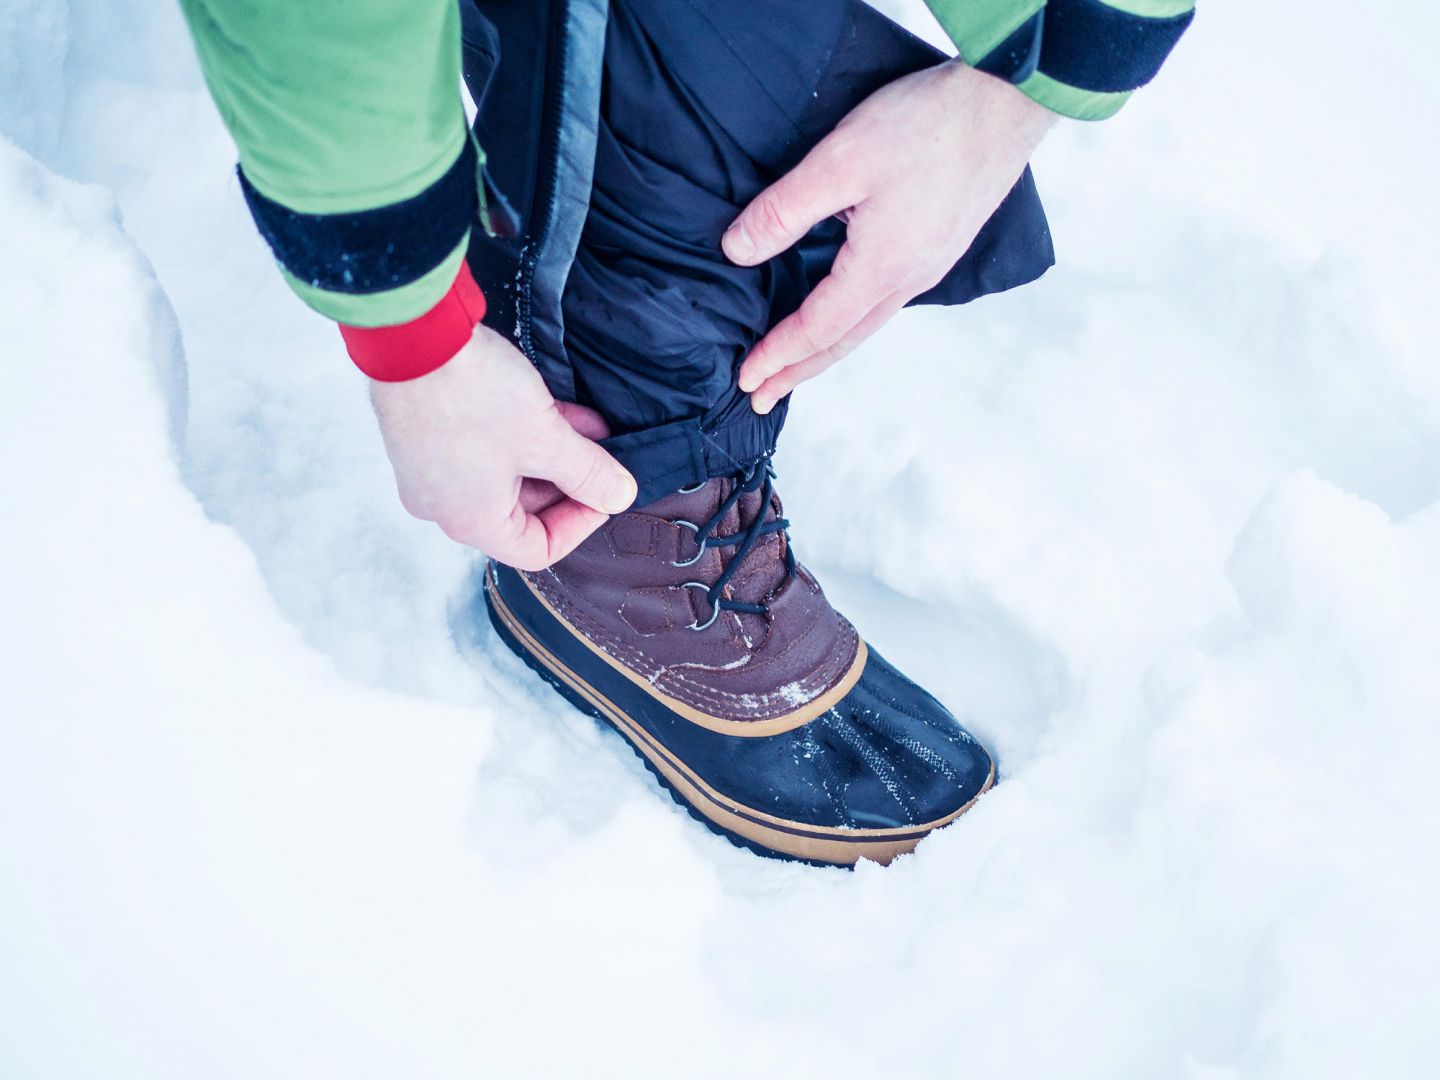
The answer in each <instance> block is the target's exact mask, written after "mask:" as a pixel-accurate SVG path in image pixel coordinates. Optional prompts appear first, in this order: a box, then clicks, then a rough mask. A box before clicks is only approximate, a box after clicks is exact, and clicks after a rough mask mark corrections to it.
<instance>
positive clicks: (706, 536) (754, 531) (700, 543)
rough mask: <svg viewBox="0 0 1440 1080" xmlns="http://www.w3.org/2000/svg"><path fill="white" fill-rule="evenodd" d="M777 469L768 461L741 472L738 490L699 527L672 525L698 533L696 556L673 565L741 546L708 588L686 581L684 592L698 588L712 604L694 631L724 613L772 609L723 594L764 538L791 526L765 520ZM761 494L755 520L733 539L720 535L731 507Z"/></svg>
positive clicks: (790, 562) (788, 563)
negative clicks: (719, 550) (708, 552)
mask: <svg viewBox="0 0 1440 1080" xmlns="http://www.w3.org/2000/svg"><path fill="white" fill-rule="evenodd" d="M774 485H775V469H774V467H773V466H772V465H771V464H770V461H769V459H768V458H767V459H765V460H763V461H759V462H756V463H755V464H754V465H752V466H751V467H750V468H748V469H745V470H743V471H741V472H740V473H739V474H737V476H736V478H735V487H734V490H732V491H731V492H730V494H729V496H728V497H727V498H726V499H725V501H724V502H722V503H721V504H720V506H719V508H718V509H717V510H716V511H715V513H713V514H711V515H710V517H709V519H708V520H706V521H705V523H704V524H701V525H696V524H695V523H694V522H693V521H685V520H683V519H681V520H677V521H675V522H673V524H675V525H680V526H682V527H684V528H687V529H690V530H691V531H693V532H694V533H695V543H696V545H697V550H696V552H695V554H694V555H693V556H692V557H691V558H689V559H686V560H685V561H684V562H671V564H670V565H671V566H692V565H694V564H695V563H697V562H699V561H700V558H701V557H702V556H703V555H704V554H705V550H706V549H707V548H728V547H736V546H738V547H739V549H740V550H739V551H737V552H736V553H735V554H734V555H732V556H731V557H730V561H729V562H728V563H727V564H726V565H725V567H724V569H723V570H721V572H720V576H719V577H718V578H716V579H715V581H714V583H713V584H710V585H707V584H705V583H704V582H703V581H686V582H684V583H683V584H682V585H681V588H684V589H699V590H700V591H701V592H703V593H705V598H706V599H707V600H709V601H710V617H709V618H708V619H706V620H705V621H704V622H703V623H702V622H700V621H699V620H698V619H697V620H695V621H694V622H692V623H691V624H690V629H691V630H695V631H700V630H707V629H709V628H710V627H711V626H712V625H714V623H715V620H716V619H718V618H719V617H720V612H722V611H744V612H748V613H750V614H752V615H764V614H766V613H767V612H769V610H770V608H769V607H768V606H767V605H765V604H747V603H745V602H744V601H743V600H734V599H731V598H730V597H727V596H725V595H724V592H725V586H726V585H728V584H729V583H730V579H731V578H732V577H734V576H735V572H736V571H737V570H739V569H740V564H741V563H743V562H744V561H745V559H746V557H747V556H748V555H749V554H750V552H751V551H753V550H754V549H755V545H756V544H758V543H759V542H760V541H761V540H763V539H764V538H765V537H767V536H770V535H771V534H772V533H784V532H785V530H786V529H788V528H789V527H790V522H789V521H788V520H787V519H786V518H783V517H777V518H775V519H774V520H772V521H766V520H765V514H766V512H767V511H768V510H769V507H770V500H771V496H772V495H773V493H774ZM700 486H701V485H696V486H695V487H691V488H682V489H681V491H682V492H690V491H698V490H699V487H700ZM755 491H758V492H760V504H759V508H758V509H757V511H756V513H755V520H754V521H752V522H750V524H749V526H748V527H746V528H745V529H743V530H742V531H740V532H738V533H735V534H733V535H731V536H720V535H719V534H718V533H717V532H716V530H717V529H719V527H720V523H721V522H722V521H724V520H725V515H726V514H728V513H729V512H730V508H731V507H733V506H734V505H735V504H736V503H738V502H739V501H740V500H741V499H742V498H744V496H746V495H748V494H750V493H752V492H755ZM793 573H795V553H794V552H793V551H792V550H791V549H790V544H789V537H788V536H787V537H786V543H785V575H786V577H787V578H788V577H789V576H790V575H791V574H793Z"/></svg>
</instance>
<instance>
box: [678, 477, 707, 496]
mask: <svg viewBox="0 0 1440 1080" xmlns="http://www.w3.org/2000/svg"><path fill="white" fill-rule="evenodd" d="M709 482H710V481H709V480H701V481H700V482H699V483H698V484H691V485H690V486H689V487H683V488H676V489H675V491H676V494H678V495H694V494H695V492H697V491H699V490H700V489H701V488H703V487H704V486H705V485H706V484H708V483H709Z"/></svg>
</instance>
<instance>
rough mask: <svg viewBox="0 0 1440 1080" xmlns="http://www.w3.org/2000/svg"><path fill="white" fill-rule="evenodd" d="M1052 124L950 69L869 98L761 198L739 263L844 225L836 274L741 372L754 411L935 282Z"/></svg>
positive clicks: (740, 243)
mask: <svg viewBox="0 0 1440 1080" xmlns="http://www.w3.org/2000/svg"><path fill="white" fill-rule="evenodd" d="M1054 120H1055V114H1054V113H1052V112H1051V111H1050V110H1048V109H1046V108H1045V107H1044V106H1042V105H1039V104H1037V103H1036V102H1034V101H1032V100H1031V99H1030V98H1028V97H1026V96H1025V95H1024V94H1022V93H1021V92H1020V91H1018V90H1016V89H1015V87H1013V86H1011V85H1010V84H1009V83H1007V82H1004V81H1003V80H1001V79H997V78H994V77H992V76H990V75H986V74H984V73H982V72H979V71H976V70H975V69H974V68H971V67H968V66H967V65H965V64H964V63H963V62H962V61H959V60H952V61H949V62H947V63H944V64H940V65H938V66H936V67H933V68H927V69H926V70H924V71H917V72H915V73H914V74H911V75H906V76H904V77H903V78H900V79H897V80H895V81H894V82H892V83H890V84H889V85H887V86H884V87H882V88H881V89H879V90H878V91H876V92H875V93H874V94H872V95H870V97H868V98H866V99H865V100H864V101H862V102H861V103H860V104H859V105H858V106H856V107H855V108H854V109H853V110H852V111H851V112H850V113H849V115H847V116H846V117H845V119H844V120H842V121H841V122H840V123H839V124H838V125H837V126H836V128H835V130H834V131H832V132H831V133H830V134H829V135H827V136H826V137H825V138H824V139H822V140H820V142H819V143H817V144H816V145H815V147H814V148H813V149H812V150H811V151H810V153H809V154H807V155H806V156H805V159H804V160H803V161H801V162H800V164H799V165H797V166H795V168H794V169H792V170H791V171H790V172H788V173H786V174H785V175H784V176H783V177H781V178H780V179H779V180H777V181H776V182H775V183H774V184H772V185H770V187H768V188H766V189H765V190H764V191H762V192H761V193H760V194H759V195H757V196H756V197H755V199H754V200H753V201H752V202H751V203H750V205H749V206H747V207H746V208H745V210H744V211H743V212H742V213H741V214H740V216H739V217H738V218H736V219H735V221H734V223H732V224H731V226H730V228H729V229H728V230H726V232H725V236H724V238H723V240H722V242H721V243H722V246H723V247H724V250H725V254H726V256H727V257H728V258H729V259H730V260H731V261H732V262H735V263H739V264H740V265H742V266H755V265H757V264H759V263H762V262H764V261H765V260H767V259H770V258H772V257H774V256H775V255H778V254H779V253H780V252H782V251H784V250H785V249H786V248H788V247H790V246H791V245H792V244H794V243H796V242H797V241H798V240H799V239H800V238H801V237H803V236H804V235H805V234H806V233H807V232H809V231H810V229H811V228H812V227H814V226H815V225H816V224H817V223H819V222H821V221H823V220H825V218H827V217H830V216H831V215H837V216H839V217H841V218H842V219H843V220H844V221H845V222H846V223H847V226H848V227H847V230H846V237H845V243H844V246H842V247H841V248H840V252H839V254H838V255H837V257H836V259H835V263H834V265H833V266H832V267H831V269H830V273H829V275H828V276H827V277H825V278H824V279H823V280H822V281H821V282H820V284H819V285H817V286H816V287H815V290H814V291H813V292H812V293H811V294H810V296H809V297H807V298H806V300H805V302H804V303H803V304H802V305H801V306H800V308H799V309H798V310H797V311H796V312H795V313H794V314H793V315H790V316H789V317H788V318H786V319H784V320H782V321H781V322H780V323H779V324H778V325H776V326H775V327H774V328H773V329H772V330H771V331H770V332H769V333H768V334H766V335H765V337H764V338H763V339H762V340H761V341H760V342H759V344H757V345H756V346H755V348H754V349H752V350H751V351H750V355H749V356H748V357H746V359H745V362H744V363H743V364H742V365H741V367H740V389H741V390H743V391H745V392H746V393H748V394H750V395H751V398H750V400H751V407H752V408H753V409H754V410H755V411H756V412H757V413H768V412H769V411H770V410H771V409H773V408H774V407H775V403H776V402H777V401H779V400H780V399H781V398H782V397H784V396H785V395H786V394H788V393H789V392H790V391H791V390H793V389H794V388H795V387H796V386H797V385H798V384H800V383H802V382H804V381H805V380H806V379H810V378H813V377H814V376H816V375H818V374H819V373H820V372H822V371H824V370H825V369H826V368H828V367H829V366H830V365H831V364H833V363H835V361H837V360H839V359H840V358H841V357H842V356H844V355H845V354H846V353H848V352H850V351H851V350H852V349H854V348H855V347H856V346H857V345H859V344H860V342H862V341H864V340H865V339H866V338H867V337H869V336H870V335H871V334H873V333H874V332H875V331H876V330H878V329H879V328H880V327H881V326H883V325H884V324H885V323H886V322H887V321H889V319H890V317H891V316H892V315H894V314H895V313H896V312H897V311H899V310H900V309H901V308H902V307H904V306H905V305H906V304H907V303H909V302H910V301H911V300H913V299H914V298H915V297H916V296H919V295H920V294H921V293H922V292H925V291H926V290H927V289H930V288H932V287H933V286H935V285H936V284H937V283H938V282H939V281H940V279H941V278H943V277H944V276H945V274H946V272H947V271H948V270H949V269H950V267H952V266H953V265H954V264H955V262H956V261H957V260H958V259H959V258H960V257H961V256H962V255H964V254H965V252H966V250H967V249H968V248H969V247H970V244H971V243H972V242H973V241H974V239H975V234H976V233H978V232H979V231H980V227H981V226H982V225H984V224H985V222H986V221H987V220H988V219H989V217H990V215H991V214H992V213H994V211H995V208H996V207H997V206H999V205H1000V202H1001V200H1003V199H1004V198H1005V196H1006V194H1007V193H1008V192H1009V191H1010V189H1011V188H1012V187H1013V186H1014V184H1015V181H1016V180H1018V179H1019V177H1020V174H1021V173H1022V172H1023V171H1024V170H1025V163H1026V162H1027V161H1028V160H1029V159H1030V154H1031V152H1032V151H1033V150H1034V149H1035V147H1036V146H1037V145H1038V144H1039V142H1040V139H1041V137H1042V136H1043V135H1044V134H1045V131H1046V130H1047V129H1048V128H1049V127H1050V125H1051V124H1052V123H1053V122H1054Z"/></svg>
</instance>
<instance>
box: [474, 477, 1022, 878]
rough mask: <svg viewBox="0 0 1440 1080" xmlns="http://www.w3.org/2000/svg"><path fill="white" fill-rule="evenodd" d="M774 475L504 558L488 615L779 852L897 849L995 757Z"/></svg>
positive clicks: (645, 753) (659, 763)
mask: <svg viewBox="0 0 1440 1080" xmlns="http://www.w3.org/2000/svg"><path fill="white" fill-rule="evenodd" d="M772 478H773V473H772V472H771V471H770V468H769V466H768V463H761V464H760V465H757V466H755V467H754V468H752V469H750V470H749V471H748V472H747V473H745V474H742V475H740V476H739V477H737V478H736V479H734V480H726V479H716V480H710V481H709V482H707V483H705V484H702V485H700V486H699V487H697V488H691V489H686V490H682V491H679V492H677V493H675V494H673V495H669V496H666V497H665V498H662V499H660V500H658V501H656V502H653V503H651V504H650V505H648V506H645V507H642V508H637V509H634V510H631V511H629V512H627V513H624V514H619V515H617V516H616V517H614V518H612V519H611V520H610V521H609V522H608V523H607V524H606V525H605V526H604V527H603V528H601V529H600V530H599V531H598V532H596V533H595V534H594V535H592V536H591V537H590V538H589V539H587V540H586V541H585V543H583V544H582V545H581V546H580V547H579V548H578V549H577V550H576V551H575V552H574V553H572V554H571V555H569V556H568V557H567V558H565V559H563V560H561V561H560V562H559V563H557V564H555V566H553V567H551V568H550V569H549V570H545V571H542V572H540V573H525V572H519V571H516V570H512V569H510V568H509V567H505V566H501V565H499V564H497V563H493V562H492V563H491V564H490V565H489V566H488V567H487V570H486V579H485V599H486V603H487V606H488V608H489V613H490V619H491V622H492V623H494V625H495V628H496V630H497V631H498V632H499V634H500V637H501V638H502V639H503V640H504V641H505V643H506V644H507V645H508V646H509V647H510V648H511V649H513V650H514V651H515V652H516V653H517V654H518V655H519V656H520V657H521V658H522V659H523V660H525V662H526V663H527V664H529V665H530V666H531V667H532V668H533V669H534V670H535V671H537V672H538V673H539V674H540V675H541V676H543V677H544V678H545V679H546V680H547V681H548V682H550V683H551V685H553V686H554V687H555V689H556V690H558V691H559V692H560V693H561V694H563V695H564V696H565V697H566V698H567V699H568V700H569V701H571V702H572V703H573V704H574V705H575V706H576V707H578V708H580V709H582V710H583V711H585V712H588V713H590V714H591V715H593V716H596V717H598V718H600V719H601V720H604V721H606V722H608V723H610V724H611V725H613V726H614V727H615V728H616V729H617V730H618V731H619V732H620V734H622V735H623V736H625V738H626V739H628V740H629V742H630V744H631V746H632V747H633V748H634V749H635V751H636V752H637V753H639V754H640V756H641V759H642V760H643V761H644V762H645V764H646V765H647V766H648V767H649V768H650V770H651V771H652V772H653V773H654V774H655V775H656V776H657V777H658V778H659V779H660V781H661V782H662V783H663V784H665V785H666V786H667V787H668V788H669V789H670V791H671V792H672V794H674V796H675V798H676V799H677V800H678V801H679V802H681V804H682V805H684V806H685V807H687V808H688V809H689V810H690V812H691V813H692V814H693V815H694V816H695V817H696V818H698V819H699V820H700V821H702V822H703V823H705V824H706V825H708V826H710V827H711V828H712V829H714V830H716V831H717V832H719V833H721V834H722V835H725V836H727V837H729V838H730V839H731V840H733V841H735V842H736V843H739V844H742V845H743V846H747V847H750V848H753V849H756V850H759V851H760V852H762V853H763V854H768V855H780V856H788V857H791V858H797V859H803V860H806V861H809V862H817V863H830V864H839V865H847V866H851V865H854V864H855V862H856V861H857V860H859V859H873V860H875V861H877V862H882V863H885V862H889V861H890V860H891V859H893V858H895V856H897V855H900V854H903V853H905V852H908V851H910V850H912V849H913V848H914V847H915V845H916V844H917V843H919V842H920V840H921V839H923V838H924V837H925V836H926V835H927V834H928V833H930V832H931V831H932V830H934V829H937V828H940V827H941V826H943V825H946V824H949V823H950V822H951V821H954V820H955V819H956V818H957V817H959V816H960V815H961V814H962V813H964V812H965V810H967V809H968V808H969V807H970V806H971V805H972V804H973V803H974V801H975V799H976V798H977V797H978V796H979V795H980V794H981V793H982V792H983V791H985V790H986V789H987V788H988V787H989V786H990V784H991V782H992V781H993V780H994V776H995V766H994V763H993V762H992V760H991V758H990V756H989V754H987V753H986V752H985V750H984V749H983V748H982V747H981V746H980V744H979V743H978V742H976V741H975V739H974V738H973V737H972V736H971V735H970V734H969V733H968V732H967V731H965V729H964V728H962V727H961V726H960V724H959V723H958V722H957V721H956V720H955V718H954V717H953V716H952V715H951V714H950V713H949V712H948V711H946V709H945V707H944V706H943V705H941V704H940V703H939V702H938V701H936V700H935V699H934V698H933V697H931V696H930V695H929V694H928V693H926V692H925V691H924V690H922V689H920V688H919V687H918V686H916V685H915V684H914V683H912V682H910V680H908V679H906V678H905V676H903V675H901V674H900V673H899V672H898V671H896V670H895V669H894V668H893V667H891V666H890V665H889V664H888V663H886V662H885V660H884V659H882V658H881V656H880V654H879V653H877V652H875V651H874V650H873V649H870V648H868V647H867V646H866V644H865V641H864V640H863V639H862V638H861V637H860V636H859V635H858V634H857V633H856V632H855V628H854V627H853V626H851V625H850V623H849V622H847V621H846V620H845V618H844V617H842V616H841V615H840V614H839V613H838V612H836V611H835V609H834V608H832V607H831V606H830V604H829V603H828V602H827V601H826V599H825V594H824V593H823V592H822V591H821V590H820V586H819V584H817V583H816V581H815V579H814V578H813V577H811V576H810V574H809V572H808V571H806V570H805V568H804V567H803V566H800V565H799V564H798V563H797V562H796V561H795V555H794V553H793V551H792V550H791V547H790V543H789V539H788V537H787V536H786V533H785V529H786V526H787V524H788V523H787V522H786V521H785V519H784V518H783V517H782V516H781V506H780V500H779V498H778V497H776V496H775V494H774V492H773V490H772Z"/></svg>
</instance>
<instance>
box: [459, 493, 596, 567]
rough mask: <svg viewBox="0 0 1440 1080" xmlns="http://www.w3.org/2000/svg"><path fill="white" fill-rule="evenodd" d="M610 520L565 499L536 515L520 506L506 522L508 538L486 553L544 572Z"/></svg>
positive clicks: (507, 561)
mask: <svg viewBox="0 0 1440 1080" xmlns="http://www.w3.org/2000/svg"><path fill="white" fill-rule="evenodd" d="M608 520H609V515H608V514H603V513H601V512H600V511H599V510H592V509H591V508H590V507H588V506H586V505H584V504H583V503H578V502H576V501H575V500H574V499H562V500H561V501H560V502H558V503H556V504H555V505H554V506H549V507H546V508H545V509H544V510H541V511H540V512H539V513H535V514H528V513H526V512H525V511H524V509H522V508H521V507H520V506H519V505H516V506H515V508H514V509H513V510H512V511H511V514H510V519H509V520H508V521H507V522H506V528H505V530H504V532H505V534H506V535H502V536H500V537H497V538H496V539H495V540H494V541H492V542H491V543H490V544H489V545H488V546H483V550H484V551H485V552H486V554H488V555H490V556H491V557H492V558H495V559H499V560H500V561H501V562H502V563H504V564H505V565H506V566H513V567H515V569H517V570H544V569H545V568H546V567H548V566H551V565H553V564H555V563H557V562H559V561H560V560H561V559H563V558H564V557H565V556H566V555H569V554H570V553H571V552H572V551H574V550H575V549H576V548H577V547H578V546H579V545H580V543H581V541H583V540H584V539H585V538H586V537H587V536H589V535H590V534H591V533H593V532H594V531H595V530H596V529H598V528H599V527H600V526H601V525H603V524H605V522H606V521H608Z"/></svg>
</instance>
